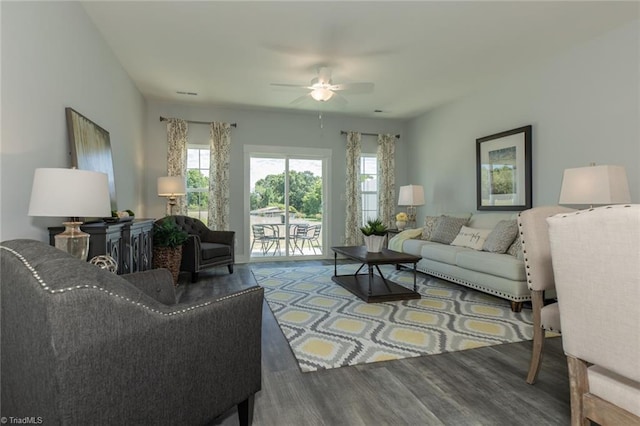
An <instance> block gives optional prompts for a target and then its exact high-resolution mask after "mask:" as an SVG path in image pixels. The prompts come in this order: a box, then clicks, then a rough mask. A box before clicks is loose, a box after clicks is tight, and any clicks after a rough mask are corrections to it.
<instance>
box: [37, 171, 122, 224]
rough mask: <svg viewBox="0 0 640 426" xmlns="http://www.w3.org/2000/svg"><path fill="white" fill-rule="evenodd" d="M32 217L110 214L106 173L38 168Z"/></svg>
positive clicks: (99, 215) (102, 215) (98, 215)
mask: <svg viewBox="0 0 640 426" xmlns="http://www.w3.org/2000/svg"><path fill="white" fill-rule="evenodd" d="M29 216H50V217H108V216H111V200H110V197H109V179H108V177H107V175H106V174H105V173H100V172H94V171H89V170H78V169H36V171H35V173H34V175H33V187H32V188H31V201H30V202H29Z"/></svg>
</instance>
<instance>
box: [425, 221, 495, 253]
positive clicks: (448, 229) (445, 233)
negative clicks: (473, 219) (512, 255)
mask: <svg viewBox="0 0 640 426" xmlns="http://www.w3.org/2000/svg"><path fill="white" fill-rule="evenodd" d="M468 221H469V219H467V218H466V217H451V216H444V215H443V216H440V217H439V218H438V220H437V221H436V225H435V228H434V229H433V232H432V233H431V241H433V242H436V243H442V244H451V242H452V241H453V240H455V238H456V236H457V235H458V233H459V232H460V229H461V228H462V227H463V226H464V225H466V224H467V222H468ZM505 250H506V249H505Z"/></svg>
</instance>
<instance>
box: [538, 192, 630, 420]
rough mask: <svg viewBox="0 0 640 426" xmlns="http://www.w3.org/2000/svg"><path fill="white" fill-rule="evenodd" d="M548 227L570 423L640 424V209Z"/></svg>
mask: <svg viewBox="0 0 640 426" xmlns="http://www.w3.org/2000/svg"><path fill="white" fill-rule="evenodd" d="M547 222H548V224H549V237H550V243H551V257H552V259H553V270H554V275H555V281H556V291H557V295H558V304H559V306H560V320H561V321H562V344H563V348H564V352H565V354H566V355H567V363H568V367H569V384H570V389H571V424H572V425H574V426H578V425H588V424H589V420H592V421H594V422H597V423H598V424H600V425H601V426H605V425H640V205H638V204H635V205H618V206H607V207H599V208H595V209H589V210H582V211H579V212H575V213H568V214H562V215H556V216H553V217H551V218H549V219H548V220H547Z"/></svg>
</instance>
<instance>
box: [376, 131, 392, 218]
mask: <svg viewBox="0 0 640 426" xmlns="http://www.w3.org/2000/svg"><path fill="white" fill-rule="evenodd" d="M377 157H378V179H379V181H378V182H379V183H378V212H379V215H380V219H381V220H382V223H384V224H385V225H387V226H388V227H393V226H394V224H395V210H396V204H395V197H396V137H395V136H394V135H389V134H386V135H378V152H377Z"/></svg>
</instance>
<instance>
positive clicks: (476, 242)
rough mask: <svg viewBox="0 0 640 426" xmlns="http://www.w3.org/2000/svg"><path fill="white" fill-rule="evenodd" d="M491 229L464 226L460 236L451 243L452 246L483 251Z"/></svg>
mask: <svg viewBox="0 0 640 426" xmlns="http://www.w3.org/2000/svg"><path fill="white" fill-rule="evenodd" d="M490 233H491V229H480V228H469V227H467V226H463V227H462V229H460V232H459V233H458V236H457V237H456V238H455V240H453V241H452V242H451V245H452V246H460V247H469V248H470V249H474V250H482V246H483V245H484V241H485V240H486V239H487V237H488V236H489V234H490Z"/></svg>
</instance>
